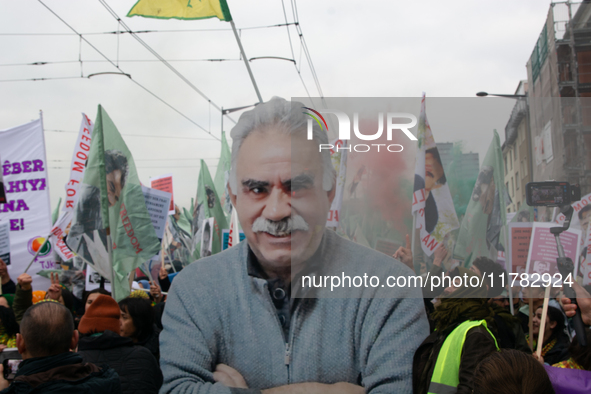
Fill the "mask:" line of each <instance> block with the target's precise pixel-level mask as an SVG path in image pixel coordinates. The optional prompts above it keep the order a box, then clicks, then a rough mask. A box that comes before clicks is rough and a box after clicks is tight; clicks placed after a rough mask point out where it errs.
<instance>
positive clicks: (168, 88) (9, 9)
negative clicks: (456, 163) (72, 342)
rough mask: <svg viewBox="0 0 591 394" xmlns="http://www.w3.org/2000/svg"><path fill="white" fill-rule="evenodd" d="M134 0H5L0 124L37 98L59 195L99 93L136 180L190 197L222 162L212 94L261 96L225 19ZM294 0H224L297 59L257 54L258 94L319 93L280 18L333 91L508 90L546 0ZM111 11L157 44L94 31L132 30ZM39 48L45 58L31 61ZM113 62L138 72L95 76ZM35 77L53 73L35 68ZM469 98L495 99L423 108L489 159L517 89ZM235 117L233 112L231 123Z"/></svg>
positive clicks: (233, 103)
mask: <svg viewBox="0 0 591 394" xmlns="http://www.w3.org/2000/svg"><path fill="white" fill-rule="evenodd" d="M135 1H136V0H117V1H114V0H105V1H90V0H79V1H76V2H71V1H68V2H64V1H59V0H43V1H42V2H40V1H32V0H27V1H18V2H17V1H11V0H0V10H1V12H0V53H2V56H1V57H0V130H3V129H8V128H11V127H14V126H17V125H20V124H23V123H27V122H29V121H31V120H34V119H37V118H38V117H39V111H43V123H44V128H45V142H46V148H47V159H48V163H49V185H50V194H51V201H52V206H55V204H57V201H58V199H59V197H63V196H64V187H63V186H64V184H65V183H66V181H67V179H68V176H69V168H68V167H69V163H70V160H71V155H72V151H73V147H74V143H75V139H76V132H77V131H78V129H79V126H80V122H81V118H82V116H81V114H82V113H86V114H87V115H88V116H89V117H90V118H91V119H94V118H95V116H96V112H97V106H98V104H101V105H102V106H103V107H104V108H105V110H106V111H107V112H108V114H109V115H110V117H111V119H112V120H113V121H114V123H115V124H116V125H117V127H118V129H119V131H120V132H121V133H122V135H123V138H124V139H125V141H126V143H127V145H128V147H129V149H130V150H131V152H132V154H133V156H134V159H135V161H136V165H137V167H138V171H139V177H140V180H141V181H142V182H144V183H148V181H149V178H150V177H152V176H158V175H162V174H167V173H172V174H173V175H174V189H175V190H174V192H175V199H176V201H177V202H178V203H180V205H182V206H186V207H187V206H188V205H189V204H190V199H191V197H194V195H195V192H196V188H197V178H198V174H199V159H204V160H205V162H206V163H207V164H208V166H209V169H210V171H211V172H212V176H213V175H214V174H215V166H216V164H217V158H218V157H219V154H220V142H219V138H220V134H221V121H220V119H221V115H220V111H219V110H218V109H216V106H217V107H218V108H220V107H224V108H233V107H240V106H245V105H251V104H254V103H256V102H257V101H258V100H257V97H256V94H255V91H254V88H253V86H252V84H251V82H250V80H249V77H248V74H247V71H246V68H245V65H244V63H243V62H242V60H241V59H240V53H239V49H238V46H237V43H236V40H235V38H234V35H233V33H232V31H231V29H230V25H229V23H227V22H222V21H219V20H217V19H208V20H197V21H177V20H157V19H148V18H141V17H132V18H128V17H126V16H125V15H126V14H127V12H128V11H129V10H130V9H131V7H132V6H133V5H134V4H135ZM282 4H283V5H284V6H285V14H284V8H283V7H282ZM293 4H294V3H293V2H292V1H291V0H284V1H283V2H280V1H276V0H275V1H271V0H260V1H237V0H228V5H229V8H230V11H231V13H232V16H233V19H234V22H235V23H236V26H237V28H238V29H239V31H240V35H241V39H242V43H243V46H244V49H245V52H246V55H247V57H248V58H257V57H283V58H288V59H294V60H295V66H294V63H293V62H291V61H286V60H277V59H256V60H252V61H251V62H250V65H251V67H252V71H253V74H254V77H255V79H256V82H257V84H258V87H259V89H260V92H261V95H262V97H263V100H268V99H270V98H271V97H273V96H280V97H284V98H287V99H289V98H290V97H306V96H308V93H307V91H308V92H309V95H310V96H312V97H318V96H319V95H320V93H319V91H318V90H317V88H316V85H315V83H314V80H313V77H312V73H311V71H310V66H309V63H308V62H307V60H306V57H305V56H304V54H303V53H302V45H301V41H300V38H299V36H298V32H297V31H296V27H295V26H294V25H293V24H292V25H290V26H288V27H286V26H280V27H267V26H273V25H277V24H285V22H286V19H287V21H288V22H289V23H293V22H294V21H295V20H297V21H298V22H299V27H300V29H301V32H302V33H303V37H304V39H305V43H306V45H307V49H308V51H309V53H310V57H311V60H312V63H313V65H314V68H315V71H316V75H317V77H318V81H319V83H320V86H321V89H322V93H323V95H324V96H325V97H419V96H420V95H421V94H422V92H426V94H427V96H428V97H474V95H475V93H476V92H478V91H488V92H491V93H505V94H512V93H514V91H515V89H516V87H517V84H518V82H519V81H520V80H522V79H526V78H527V73H526V68H525V65H526V63H527V60H528V59H529V56H530V55H531V52H532V50H533V47H534V45H535V43H536V41H537V38H538V36H539V34H540V31H541V30H542V27H543V24H544V22H545V20H546V17H547V14H548V9H549V5H550V2H549V1H542V0H522V1H518V2H517V1H508V0H503V1H498V0H497V1H492V0H484V1H473V0H472V1H468V0H466V1H457V0H448V1H445V2H442V1H431V0H415V1H398V0H395V1H373V2H371V3H368V2H366V3H362V2H359V1H348V0H342V1H338V2H336V1H322V2H319V1H311V0H298V1H296V2H295V5H296V6H297V13H296V14H295V15H294V12H293V9H294V8H293ZM109 8H110V10H109ZM113 14H114V15H115V16H114V15H113ZM56 15H57V16H56ZM58 16H59V18H61V19H62V20H60V19H59V18H58ZM117 16H118V17H119V18H121V20H122V23H123V24H124V25H125V26H127V27H128V28H130V29H131V30H132V31H145V30H150V31H155V32H151V33H140V34H138V36H139V37H140V38H141V40H142V41H143V43H144V44H146V45H147V46H148V47H149V48H151V50H152V51H150V50H148V49H147V48H146V47H145V46H144V45H142V43H140V42H139V41H137V40H136V39H135V38H134V37H133V36H131V35H130V34H96V33H106V32H117V31H125V27H124V26H122V25H120V24H119V23H118V21H117V19H116V17H117ZM66 23H67V25H66ZM68 25H69V26H71V27H72V28H73V29H74V30H75V31H76V32H77V33H79V34H82V37H83V38H84V39H85V40H88V42H85V41H82V40H81V38H80V37H79V36H78V35H77V34H75V33H74V32H73V31H72V29H70V28H69V27H68ZM257 27H258V28H257ZM189 30H192V31H189ZM195 30H198V31H195ZM290 40H291V45H290ZM89 43H90V44H89ZM91 45H92V46H91ZM291 48H293V52H292V49H291ZM97 50H98V51H100V53H99V52H97ZM153 52H155V53H157V54H158V55H159V56H161V57H162V58H164V59H166V60H168V61H169V62H170V64H171V65H172V66H173V67H174V68H175V69H176V70H177V71H178V73H180V74H181V75H182V76H183V78H184V79H185V80H186V81H189V82H190V84H192V85H193V86H194V87H195V88H196V89H198V90H199V91H200V92H202V93H203V95H205V96H206V97H207V99H206V98H204V97H202V95H200V94H199V93H198V92H197V91H196V90H195V89H194V88H192V87H191V86H189V84H188V83H187V82H186V81H184V80H183V79H181V78H180V77H179V76H178V75H176V74H175V73H173V71H171V70H170V69H169V68H167V67H166V66H165V65H164V64H163V63H162V62H160V61H159V60H158V59H157V57H156V56H155V55H154V53H153ZM101 54H102V55H101ZM105 58H108V59H110V61H111V62H112V63H110V62H108V61H106V60H105ZM205 59H225V60H224V61H205ZM173 60H174V61H173ZM181 60H182V61H181ZM190 60H191V61H190ZM33 62H48V63H49V64H45V65H28V64H30V63H33ZM115 65H118V67H119V69H118V68H117V67H116V66H115ZM298 70H299V71H300V73H301V78H300V76H299V75H298ZM105 72H110V73H125V74H129V76H130V77H131V78H128V77H127V76H125V75H116V74H100V75H95V76H92V77H90V78H88V76H89V75H91V74H95V73H105ZM81 76H83V77H81ZM32 78H48V79H47V80H43V81H28V80H29V79H32ZM56 78H59V79H56ZM302 81H303V82H302ZM306 89H307V90H306ZM474 100H489V101H490V102H491V103H494V104H491V108H492V107H494V108H495V111H498V112H494V116H492V115H491V116H490V118H491V119H490V121H489V120H487V121H486V122H485V123H486V124H483V125H482V127H476V128H474V130H465V128H458V130H455V129H453V128H447V127H446V128H445V130H443V128H440V129H438V127H437V126H438V120H437V117H436V116H433V117H429V120H430V123H431V127H432V129H433V133H434V136H435V139H436V141H438V142H456V141H462V142H463V145H464V148H465V150H466V151H474V152H478V153H479V154H480V160H481V161H482V159H483V157H484V155H485V153H486V150H487V149H488V144H489V143H490V140H491V139H492V134H491V132H492V128H496V129H497V130H498V131H499V134H500V135H501V140H504V127H505V124H506V122H507V120H508V117H509V114H510V111H511V109H512V107H513V105H514V101H513V100H508V99H492V98H478V99H476V98H474ZM163 101H164V102H166V103H167V104H165V103H164V102H163ZM171 107H173V108H174V109H173V108H171ZM417 112H418V109H417ZM427 113H428V114H429V112H427ZM239 114H240V112H236V113H234V114H232V115H231V117H232V119H233V120H234V121H235V120H237V119H238V117H239ZM232 125H233V121H232V120H231V119H229V118H227V117H226V118H225V119H224V124H223V126H224V130H225V131H227V132H229V131H230V129H231V127H232ZM460 129H461V130H460ZM230 143H231V141H230Z"/></svg>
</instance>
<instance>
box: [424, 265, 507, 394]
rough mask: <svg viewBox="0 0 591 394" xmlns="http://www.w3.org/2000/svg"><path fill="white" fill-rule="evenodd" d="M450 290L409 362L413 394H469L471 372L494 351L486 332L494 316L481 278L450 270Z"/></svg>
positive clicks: (496, 346)
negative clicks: (429, 333)
mask: <svg viewBox="0 0 591 394" xmlns="http://www.w3.org/2000/svg"><path fill="white" fill-rule="evenodd" d="M450 279H452V280H451V281H450V282H451V286H449V287H447V288H446V289H445V291H444V292H443V296H442V297H441V299H440V300H439V301H438V304H437V305H436V306H435V311H434V312H433V313H432V314H431V318H432V319H433V321H434V326H435V332H433V333H432V334H431V335H429V336H428V337H427V339H425V341H423V343H422V344H421V346H419V348H418V349H417V351H416V353H415V356H414V360H413V392H414V393H416V394H426V393H427V392H429V393H434V394H436V393H447V392H454V393H458V394H462V393H466V394H468V393H472V390H473V376H474V371H475V369H476V366H477V365H478V363H479V362H480V361H482V360H483V359H484V358H486V357H487V356H488V355H489V354H491V353H493V352H495V351H496V350H497V349H498V345H497V341H496V339H495V337H494V335H493V333H492V331H491V325H493V324H494V311H493V310H492V308H491V307H490V305H489V304H488V303H487V298H486V296H487V290H486V286H484V284H483V281H482V280H481V277H480V276H478V275H477V274H476V273H475V272H473V271H470V270H468V269H465V268H457V269H456V270H454V272H453V274H452V276H451V278H450Z"/></svg>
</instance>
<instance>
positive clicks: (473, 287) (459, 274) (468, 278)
mask: <svg viewBox="0 0 591 394" xmlns="http://www.w3.org/2000/svg"><path fill="white" fill-rule="evenodd" d="M450 276H451V281H450V282H451V283H450V284H451V286H448V287H446V288H445V290H443V297H444V298H450V299H451V298H485V297H486V292H487V290H486V286H485V285H484V283H483V281H481V277H480V275H478V274H477V273H475V272H474V271H472V270H470V269H468V268H464V267H456V268H455V269H454V270H453V271H451V272H450ZM445 283H446V285H447V284H448V282H447V281H446V282H445Z"/></svg>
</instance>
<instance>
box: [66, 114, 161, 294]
mask: <svg viewBox="0 0 591 394" xmlns="http://www.w3.org/2000/svg"><path fill="white" fill-rule="evenodd" d="M80 187H81V195H80V199H79V201H78V204H77V206H76V209H75V213H74V219H73V221H72V223H73V224H72V229H71V231H70V235H69V236H68V241H67V242H68V245H69V246H70V247H71V248H72V250H74V252H76V253H77V254H78V255H80V256H81V257H83V258H84V259H85V260H86V261H87V262H88V263H90V264H91V265H92V266H93V268H95V270H96V271H97V272H99V273H100V274H101V275H102V276H105V277H107V278H109V277H111V275H110V274H111V272H109V271H111V264H109V260H110V259H109V256H108V253H107V250H108V248H107V246H106V245H107V236H108V234H109V233H110V236H111V242H112V249H113V251H112V260H111V261H112V273H113V278H112V281H111V282H112V283H111V286H112V289H113V293H114V296H115V298H116V299H117V300H121V299H123V298H125V297H127V296H128V295H129V293H130V289H129V281H128V279H127V275H128V274H129V273H130V272H131V271H133V270H134V269H135V268H137V267H139V266H140V265H141V264H142V263H143V262H144V261H146V260H149V259H150V258H152V257H153V256H154V255H156V254H157V253H158V251H159V250H160V242H159V240H158V237H157V236H156V232H155V230H154V226H153V225H152V220H151V219H150V215H149V214H148V210H147V208H146V202H145V199H144V194H143V192H142V188H141V185H140V181H139V178H138V175H137V171H136V167H135V163H134V161H133V157H132V155H131V152H130V151H129V149H128V148H127V145H126V144H125V141H123V138H122V137H121V134H120V133H119V131H118V130H117V128H116V127H115V124H113V121H112V120H111V119H110V118H109V115H107V113H106V112H105V110H104V109H103V107H102V106H100V105H99V107H98V113H97V117H96V122H95V126H94V130H93V134H92V142H91V144H90V151H89V153H88V161H87V165H86V172H85V173H84V179H83V181H82V184H81V185H80Z"/></svg>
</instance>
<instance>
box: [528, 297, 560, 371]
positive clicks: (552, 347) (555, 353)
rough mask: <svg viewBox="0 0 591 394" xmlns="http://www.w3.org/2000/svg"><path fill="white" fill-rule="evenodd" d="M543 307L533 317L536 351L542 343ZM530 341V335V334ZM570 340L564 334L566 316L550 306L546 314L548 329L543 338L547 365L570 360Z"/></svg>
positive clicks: (543, 352) (544, 356)
mask: <svg viewBox="0 0 591 394" xmlns="http://www.w3.org/2000/svg"><path fill="white" fill-rule="evenodd" d="M542 309H543V308H542V307H541V306H540V307H539V308H537V309H536V311H535V313H534V315H533V317H532V334H533V338H534V350H535V349H537V346H538V342H539V341H540V338H539V335H540V326H541V322H542ZM528 341H529V334H528ZM569 346H570V339H569V337H568V335H567V334H566V333H565V332H564V315H563V314H562V312H561V311H560V310H559V309H556V308H554V307H552V306H548V313H547V314H546V327H545V329H544V338H542V353H541V355H542V358H543V359H544V363H546V364H550V365H553V364H556V363H559V362H561V361H565V360H567V359H568V358H569V352H568V348H569Z"/></svg>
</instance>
